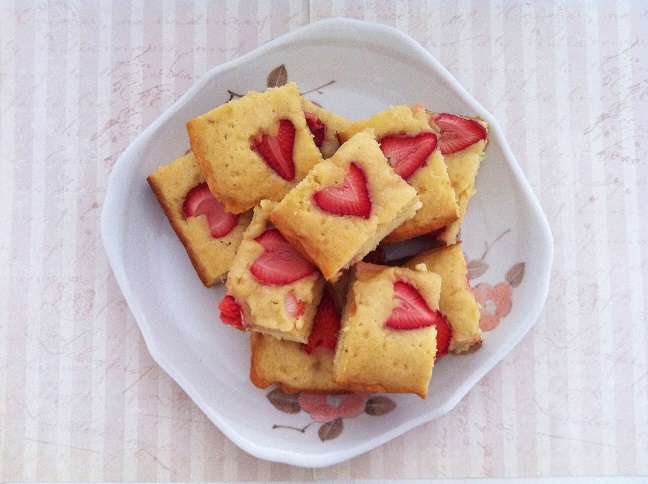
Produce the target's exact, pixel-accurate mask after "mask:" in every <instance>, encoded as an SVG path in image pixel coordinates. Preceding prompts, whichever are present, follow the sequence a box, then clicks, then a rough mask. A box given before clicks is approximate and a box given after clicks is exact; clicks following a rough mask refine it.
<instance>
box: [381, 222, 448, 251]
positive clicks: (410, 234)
mask: <svg viewBox="0 0 648 484" xmlns="http://www.w3.org/2000/svg"><path fill="white" fill-rule="evenodd" d="M458 219H459V214H457V215H456V216H455V217H439V218H435V219H434V222H433V223H430V224H427V225H420V226H418V227H417V226H414V225H411V224H408V223H407V222H408V220H406V221H405V222H404V223H403V225H400V226H399V227H397V228H396V229H395V230H394V231H393V232H392V233H390V234H389V235H388V236H387V237H385V238H384V239H383V240H382V241H381V243H383V244H386V245H391V244H395V243H397V242H402V241H403V240H409V239H413V238H414V237H419V236H421V235H425V234H429V233H430V232H434V231H435V230H439V229H442V228H445V227H447V226H448V225H450V224H451V223H453V222H455V221H456V220H458ZM408 226H409V227H408Z"/></svg>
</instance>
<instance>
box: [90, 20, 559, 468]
mask: <svg viewBox="0 0 648 484" xmlns="http://www.w3.org/2000/svg"><path fill="white" fill-rule="evenodd" d="M334 32H337V33H338V34H339V33H343V34H345V35H347V36H349V35H353V34H354V33H355V34H358V33H360V32H362V34H363V36H365V38H367V37H368V36H371V38H372V39H374V40H372V42H371V43H373V44H379V45H381V46H385V47H387V48H390V49H392V50H393V49H394V48H397V49H398V50H404V49H407V50H408V51H411V52H413V53H414V54H415V55H416V56H417V58H420V60H421V61H423V62H424V64H425V67H426V68H428V69H431V70H434V71H435V72H436V73H437V74H438V75H440V76H441V77H442V78H443V79H444V80H445V81H446V82H447V83H448V84H450V85H451V87H452V89H453V90H454V91H455V92H456V93H457V94H458V95H459V96H460V97H461V98H462V99H463V100H464V101H465V102H466V103H467V104H468V105H469V106H470V107H471V108H472V109H474V111H475V112H476V113H477V114H478V115H479V116H480V117H482V118H483V119H484V120H485V121H487V122H488V123H489V125H490V137H491V138H496V139H497V141H498V143H499V146H500V147H501V149H502V152H503V158H504V161H505V162H506V164H507V165H508V166H509V168H510V169H511V172H512V176H513V177H514V178H515V180H516V182H517V183H518V185H519V188H520V190H521V191H522V192H523V193H524V196H525V198H526V200H527V201H528V203H529V209H530V210H531V211H532V212H533V216H534V218H535V220H537V221H539V222H540V226H539V227H538V229H539V233H540V234H541V235H542V238H543V240H542V241H541V243H539V244H538V246H539V247H540V248H541V249H543V250H541V251H539V253H538V254H536V255H537V256H538V257H539V258H540V259H542V260H541V262H540V263H539V267H540V268H541V269H542V268H544V271H543V273H541V274H537V276H538V280H539V281H541V285H540V286H538V287H537V290H538V292H539V297H538V298H536V299H535V300H534V304H532V305H531V306H530V307H528V308H527V309H528V311H527V314H526V317H525V318H524V319H523V320H522V321H521V323H520V324H519V325H517V326H516V331H514V332H513V336H512V338H511V341H512V344H511V345H510V346H503V347H500V348H499V349H498V351H496V352H495V353H494V354H493V355H492V356H491V357H490V358H489V359H488V360H487V361H486V364H484V365H482V366H480V367H479V371H476V372H474V373H473V374H471V375H470V377H469V378H467V380H466V382H465V383H464V384H463V385H462V386H461V387H460V388H461V389H462V390H461V391H458V392H457V394H456V396H455V398H453V399H451V400H449V401H448V402H446V403H445V404H444V405H442V406H441V407H439V408H437V409H436V410H435V411H433V412H430V413H426V414H424V415H420V416H418V417H417V418H412V419H410V420H407V421H406V422H404V423H402V424H400V425H397V426H395V427H394V428H392V429H390V430H389V431H387V432H384V433H382V434H379V435H377V436H376V437H374V438H371V439H368V440H366V441H364V442H363V443H361V444H358V445H355V446H352V447H347V448H344V449H337V450H330V451H326V450H325V451H324V452H322V453H317V454H313V453H300V452H295V451H289V450H285V449H275V448H272V447H268V446H264V445H261V444H258V443H257V442H255V441H254V440H251V439H248V438H245V437H243V436H242V435H241V434H240V433H239V432H238V431H237V430H236V429H234V428H233V427H231V426H230V424H229V423H228V421H227V420H226V419H225V418H223V417H222V416H221V415H220V414H219V413H218V412H216V411H214V410H213V409H212V408H211V405H210V404H209V403H208V402H207V401H206V400H205V399H204V398H203V397H202V396H201V395H200V393H199V391H198V390H197V388H196V387H195V386H194V385H193V384H191V383H190V381H189V380H187V379H186V378H185V377H184V376H183V374H182V373H181V372H180V371H179V370H177V369H176V367H175V365H174V364H173V363H171V362H170V361H169V360H168V358H167V357H166V356H165V354H164V353H163V352H162V351H160V350H159V348H158V346H157V344H156V342H155V339H154V336H153V334H152V331H151V329H150V324H149V322H148V320H147V317H146V316H145V314H144V313H143V311H142V309H141V306H140V304H139V302H138V301H137V298H136V296H135V294H134V292H133V290H132V288H131V284H130V282H129V280H128V276H127V274H126V269H125V266H124V261H123V260H122V258H121V255H122V254H123V253H124V248H125V235H126V234H125V230H124V227H123V226H119V227H117V230H115V226H114V225H113V224H112V220H114V217H115V214H117V216H118V215H119V214H120V213H122V214H123V213H125V211H126V210H125V209H126V200H124V198H125V197H120V196H119V194H120V192H121V193H122V194H123V192H124V191H125V188H124V189H121V187H120V186H118V184H117V182H116V180H118V179H120V177H121V176H122V175H123V174H124V173H126V172H127V171H128V168H129V165H128V164H127V163H126V162H127V161H128V160H130V159H133V158H135V159H136V158H137V155H138V153H139V152H141V151H142V146H143V145H145V144H146V142H147V141H149V140H150V138H151V137H152V135H153V134H154V133H155V132H156V131H157V130H158V128H159V127H160V126H162V125H163V124H164V123H166V122H167V121H168V120H169V119H171V118H172V117H173V116H174V115H175V114H176V113H177V112H178V111H179V110H180V109H181V108H182V107H183V106H184V105H185V104H186V103H187V102H188V100H189V99H191V98H192V97H193V96H194V94H195V93H196V92H197V91H199V90H200V89H202V88H203V87H204V86H205V85H206V84H208V83H209V82H211V81H212V80H213V79H214V78H215V77H217V76H218V75H219V74H221V73H223V72H226V71H229V70H231V69H234V68H236V67H237V66H239V65H241V64H245V63H247V62H248V61H250V60H251V59H254V58H257V57H261V56H263V55H265V54H266V53H268V52H269V51H271V50H273V49H275V48H277V47H281V46H282V45H285V44H289V43H290V42H293V41H295V40H301V39H304V38H305V37H310V38H311V39H314V40H317V39H318V38H331V39H332V38H333V37H332V33H334ZM376 34H380V35H381V36H382V37H383V38H382V39H381V41H380V42H376V41H375V40H376ZM394 38H396V39H397V41H398V42H395V43H394V44H393V45H390V44H389V42H388V41H387V40H385V39H394ZM394 46H396V47H394ZM100 231H101V239H102V242H103V246H104V249H105V251H106V254H107V257H108V261H109V264H110V267H111V269H112V272H113V273H114V275H115V279H116V281H117V283H118V286H119V287H120V289H121V291H122V294H123V296H124V298H125V300H126V302H127V304H128V307H129V309H130V311H131V312H132V313H133V316H134V318H135V320H136V322H137V325H138V327H139V329H140V331H141V332H142V335H143V338H144V341H145V344H146V346H147V349H148V351H149V353H150V354H151V356H152V358H153V360H154V361H155V362H156V363H157V364H158V365H160V367H162V369H164V371H165V372H166V373H167V374H169V376H171V378H173V380H174V381H176V383H178V385H179V386H180V387H181V388H182V389H183V390H184V391H185V392H186V393H187V394H188V395H189V397H190V398H191V399H192V400H193V402H194V403H195V404H196V405H197V406H198V407H199V408H200V409H201V410H202V411H203V412H204V413H205V414H206V415H207V416H208V418H209V419H210V420H211V421H212V422H213V423H214V424H215V425H216V426H217V427H218V429H219V430H220V431H221V432H223V434H225V435H226V436H227V437H228V438H229V439H230V440H231V441H232V442H233V443H234V444H236V445H237V446H238V447H240V448H241V449H242V450H244V451H246V452H247V453H249V454H251V455H253V456H255V457H258V458H261V459H264V460H270V461H274V462H280V463H286V464H291V465H296V466H300V467H310V468H316V467H324V466H329V465H334V464H337V463H340V462H343V461H345V460H348V459H351V458H353V457H356V456H358V455H361V454H363V453H365V452H368V451H369V450H372V449H374V448H376V447H378V446H380V445H382V444H384V443H386V442H388V441H390V440H392V439H394V438H395V437H397V436H400V435H402V434H404V433H405V432H407V431H409V430H411V429H413V428H415V427H418V426H419V425H422V424H423V423H426V422H429V421H431V420H434V419H436V418H438V417H440V416H442V415H444V414H445V413H447V412H449V411H450V410H451V409H452V408H454V407H455V406H456V405H457V404H458V403H459V401H460V400H461V399H463V398H464V397H465V395H466V393H468V391H469V390H470V389H471V388H473V387H474V386H475V385H476V383H477V382H479V380H481V379H482V378H483V377H484V375H486V373H488V372H489V371H490V370H491V369H492V368H493V367H494V366H495V365H496V364H497V363H498V362H500V361H501V360H502V358H503V357H504V356H505V355H506V354H507V353H508V352H509V351H511V350H512V348H513V347H514V346H516V345H517V344H518V343H519V341H520V340H521V339H522V338H523V337H524V335H525V334H526V333H527V332H528V331H529V330H530V328H531V327H532V326H533V324H534V323H535V321H536V320H537V319H538V317H539V316H540V313H541V312H542V309H543V307H544V305H545V302H546V299H547V296H548V292H549V283H550V274H551V267H552V262H553V248H554V247H553V238H552V234H551V229H550V226H549V222H548V220H547V218H546V215H545V214H544V212H543V210H542V208H541V206H540V203H539V201H538V200H537V198H536V196H535V194H534V192H533V190H532V188H531V186H530V184H529V182H528V180H527V179H526V177H525V176H524V174H523V172H522V169H521V167H520V166H519V164H518V163H517V160H516V159H515V156H514V155H513V153H512V151H511V149H510V147H509V146H508V143H507V141H506V139H505V138H504V136H503V133H502V130H501V128H500V126H499V124H498V123H497V121H496V120H495V118H494V117H493V116H492V115H491V114H490V113H489V112H488V111H487V110H486V109H484V108H483V107H482V106H481V105H480V104H479V103H478V102H477V101H476V100H475V99H474V98H473V97H472V96H471V95H470V94H469V93H468V92H467V91H466V90H465V88H464V87H463V86H461V84H459V82H458V81H457V80H456V79H455V78H454V77H453V76H452V75H451V74H450V72H449V71H448V70H447V69H446V68H445V67H444V66H443V65H441V64H440V63H439V62H438V61H437V60H436V59H435V58H434V57H433V56H432V54H431V53H430V52H429V51H427V50H426V49H424V48H423V47H422V46H421V45H420V44H418V43H417V42H416V41H415V40H414V39H412V38H411V37H410V36H408V35H407V34H405V33H404V32H402V31H400V30H398V29H397V28H394V27H391V26H388V25H385V24H380V23H376V22H367V21H361V20H355V19H348V18H329V19H324V20H320V21H317V22H313V23H310V24H307V25H305V26H302V27H300V28H298V29H296V30H294V31H292V32H288V33H286V34H283V35H281V36H279V37H277V38H275V39H273V40H271V41H269V42H267V43H266V44H263V45H261V46H259V47H257V48H256V49H254V50H252V51H250V52H247V53H246V54H244V55H242V56H240V57H238V58H235V59H232V60H230V61H227V62H224V63H223V64H220V65H218V66H215V67H213V68H211V69H209V70H208V71H207V72H205V74H203V75H202V76H201V77H200V79H198V81H196V82H195V83H194V84H193V85H192V86H191V88H190V89H189V90H188V91H187V92H186V93H185V94H183V95H182V96H181V97H180V98H179V99H178V100H176V101H175V102H174V103H173V104H172V105H171V106H170V107H169V108H168V109H166V110H165V111H164V112H162V113H161V114H160V116H158V117H157V118H156V119H155V120H154V121H153V122H152V123H151V124H150V125H149V126H148V127H146V128H145V129H144V130H143V131H142V132H141V133H140V134H139V135H138V136H137V137H136V138H135V139H134V140H133V141H132V142H131V143H130V144H129V146H128V147H127V148H126V149H125V150H124V152H123V153H122V154H121V156H120V157H119V158H118V159H117V161H116V162H115V163H114V165H113V167H112V169H111V172H110V174H109V177H108V183H107V187H106V192H105V195H104V204H103V207H102V212H101V222H100Z"/></svg>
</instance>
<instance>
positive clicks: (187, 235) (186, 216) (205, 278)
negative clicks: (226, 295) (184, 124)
mask: <svg viewBox="0 0 648 484" xmlns="http://www.w3.org/2000/svg"><path fill="white" fill-rule="evenodd" d="M147 181H148V183H149V185H150V186H151V188H152V189H153V193H155V196H156V198H157V200H158V202H159V204H160V206H161V207H162V209H163V210H164V213H165V214H166V216H167V218H168V219H169V222H170V223H171V226H172V227H173V230H174V231H175V233H176V234H177V235H178V237H179V238H180V241H181V242H182V244H183V245H184V247H185V249H186V251H187V254H188V255H189V260H190V261H191V263H192V265H193V266H194V269H195V270H196V272H197V273H198V276H199V277H200V280H201V281H202V283H203V284H204V285H205V286H207V287H209V286H212V285H214V284H216V283H217V282H220V281H222V280H223V279H224V278H225V276H226V275H227V272H228V271H229V269H230V266H231V263H232V259H233V258H234V255H235V254H236V251H237V249H238V246H239V244H240V243H241V240H242V239H243V231H244V230H245V228H246V227H247V226H248V224H249V223H250V220H251V219H252V212H251V211H249V212H246V213H242V214H240V215H234V214H231V213H227V212H226V211H225V209H224V207H223V204H222V203H220V202H219V201H218V200H216V198H214V196H213V195H212V194H211V192H210V191H209V189H208V187H207V185H206V184H205V179H204V178H203V176H202V173H201V171H200V168H199V167H198V163H197V162H196V158H195V157H194V155H193V153H192V152H189V153H187V154H186V155H184V156H181V157H180V158H178V159H176V160H175V161H173V162H171V163H169V164H167V165H165V166H161V167H160V168H158V169H157V170H156V171H155V172H154V173H152V174H151V175H149V177H148V178H147Z"/></svg>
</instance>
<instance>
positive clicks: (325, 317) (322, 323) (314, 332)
mask: <svg viewBox="0 0 648 484" xmlns="http://www.w3.org/2000/svg"><path fill="white" fill-rule="evenodd" d="M339 332H340V316H339V315H338V311H337V308H336V306H335V300H334V299H333V296H332V295H331V294H330V292H329V291H324V294H323V295H322V300H321V301H320V303H319V306H317V312H316V313H315V318H314V319H313V329H311V333H310V336H309V337H308V343H306V344H305V345H304V351H305V352H306V353H308V354H309V355H310V354H313V352H314V351H315V350H316V349H317V348H323V349H326V350H330V351H335V346H336V345H337V338H338V333H339Z"/></svg>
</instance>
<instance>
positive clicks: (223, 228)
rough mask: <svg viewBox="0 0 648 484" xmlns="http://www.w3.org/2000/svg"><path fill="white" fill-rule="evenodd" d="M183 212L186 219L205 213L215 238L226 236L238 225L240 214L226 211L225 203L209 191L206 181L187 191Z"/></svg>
mask: <svg viewBox="0 0 648 484" xmlns="http://www.w3.org/2000/svg"><path fill="white" fill-rule="evenodd" d="M182 212H183V213H184V216H185V218H186V219H189V218H191V217H197V216H199V215H205V216H206V217H207V223H208V224H209V231H210V232H211V236H212V237H214V238H220V237H225V236H226V235H227V234H229V233H230V232H231V231H232V229H234V227H236V226H237V225H238V215H234V214H233V213H229V212H226V211H225V207H224V206H223V204H222V203H221V202H220V201H219V200H217V199H216V197H214V195H212V193H211V192H210V191H209V187H208V186H207V183H206V182H203V183H200V184H198V185H196V186H195V187H193V188H192V189H191V190H189V191H188V192H187V195H186V196H185V199H184V202H183V203H182Z"/></svg>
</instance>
